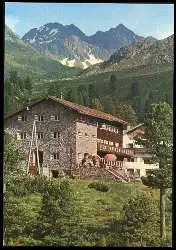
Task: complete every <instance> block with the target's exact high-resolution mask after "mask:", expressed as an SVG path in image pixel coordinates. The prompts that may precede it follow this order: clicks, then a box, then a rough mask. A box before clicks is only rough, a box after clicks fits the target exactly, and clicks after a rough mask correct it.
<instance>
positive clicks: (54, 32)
mask: <svg viewBox="0 0 176 250" xmlns="http://www.w3.org/2000/svg"><path fill="white" fill-rule="evenodd" d="M57 33H58V30H57V29H52V30H51V31H50V33H49V34H50V35H52V36H54V35H55V34H57Z"/></svg>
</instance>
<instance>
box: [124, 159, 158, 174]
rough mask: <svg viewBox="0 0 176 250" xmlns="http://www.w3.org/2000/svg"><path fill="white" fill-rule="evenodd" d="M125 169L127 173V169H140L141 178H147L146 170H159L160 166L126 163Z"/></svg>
mask: <svg viewBox="0 0 176 250" xmlns="http://www.w3.org/2000/svg"><path fill="white" fill-rule="evenodd" d="M124 168H125V170H126V171H127V169H134V171H135V170H136V169H140V177H141V176H146V170H148V169H158V168H159V165H158V164H144V162H125V163H124Z"/></svg>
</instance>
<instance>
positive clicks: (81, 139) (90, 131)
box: [76, 121, 97, 164]
mask: <svg viewBox="0 0 176 250" xmlns="http://www.w3.org/2000/svg"><path fill="white" fill-rule="evenodd" d="M84 153H89V154H91V155H92V154H97V126H96V123H95V125H94V124H87V123H84V122H78V121H77V122H76V161H77V163H78V164H79V163H80V162H81V161H82V159H83V157H84Z"/></svg>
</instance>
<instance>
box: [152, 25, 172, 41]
mask: <svg viewBox="0 0 176 250" xmlns="http://www.w3.org/2000/svg"><path fill="white" fill-rule="evenodd" d="M172 34H174V24H173V23H171V24H168V25H165V24H162V25H160V26H158V27H157V29H156V37H157V38H158V39H164V38H166V37H168V36H170V35H172Z"/></svg>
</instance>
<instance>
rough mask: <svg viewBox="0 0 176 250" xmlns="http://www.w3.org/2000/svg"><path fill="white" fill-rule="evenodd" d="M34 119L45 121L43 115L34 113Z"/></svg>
mask: <svg viewBox="0 0 176 250" xmlns="http://www.w3.org/2000/svg"><path fill="white" fill-rule="evenodd" d="M34 119H35V120H36V121H39V122H43V120H44V119H43V115H34Z"/></svg>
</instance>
